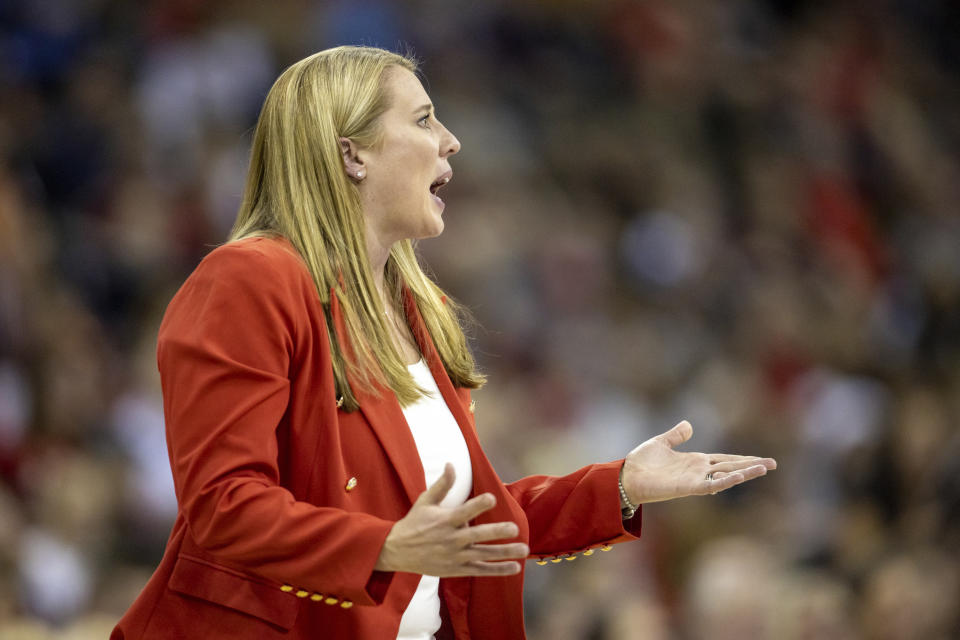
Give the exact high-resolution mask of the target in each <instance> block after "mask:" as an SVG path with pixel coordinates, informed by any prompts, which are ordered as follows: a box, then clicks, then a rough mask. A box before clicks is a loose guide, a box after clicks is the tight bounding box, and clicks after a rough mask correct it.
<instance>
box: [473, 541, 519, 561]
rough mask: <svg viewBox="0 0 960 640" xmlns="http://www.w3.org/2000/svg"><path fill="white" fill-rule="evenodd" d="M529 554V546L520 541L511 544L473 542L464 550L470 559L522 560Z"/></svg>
mask: <svg viewBox="0 0 960 640" xmlns="http://www.w3.org/2000/svg"><path fill="white" fill-rule="evenodd" d="M528 555H530V547H528V546H527V545H525V544H524V543H522V542H513V543H511V544H475V545H473V546H472V547H470V549H469V550H468V551H467V552H466V556H465V557H467V558H469V559H470V560H471V561H480V560H485V561H489V560H523V559H524V558H526V557H527V556H528Z"/></svg>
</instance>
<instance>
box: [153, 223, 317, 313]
mask: <svg viewBox="0 0 960 640" xmlns="http://www.w3.org/2000/svg"><path fill="white" fill-rule="evenodd" d="M311 295H312V296H316V289H315V288H314V286H313V280H312V278H311V277H310V274H309V272H308V271H307V268H306V265H305V264H304V263H303V261H302V260H301V259H300V257H299V255H298V254H297V252H296V250H295V249H294V248H293V246H292V245H291V244H290V243H289V242H287V241H286V240H284V239H282V238H277V239H274V238H248V239H244V240H238V241H234V242H228V243H227V244H224V245H221V246H219V247H217V248H216V249H214V250H213V251H211V252H210V253H209V254H207V256H206V257H205V258H204V259H203V260H201V261H200V264H199V265H197V268H196V269H194V271H193V273H191V274H190V276H189V277H188V278H187V280H186V281H185V282H184V283H183V285H182V286H181V287H180V289H179V291H177V293H176V294H175V295H174V297H173V299H172V300H171V301H170V304H169V305H168V307H167V312H166V314H165V316H164V323H163V324H164V325H170V324H172V323H173V322H174V320H176V319H181V320H182V321H183V322H184V323H186V324H187V325H191V326H195V325H197V324H198V323H201V322H204V321H210V322H214V321H216V322H226V323H236V322H237V320H238V319H239V318H242V319H244V322H245V323H249V322H251V321H252V320H254V319H255V318H258V317H262V318H267V319H269V320H270V321H271V322H281V321H282V322H283V324H288V325H291V326H293V325H295V324H297V323H298V321H297V317H298V316H299V314H300V313H301V312H302V310H303V308H304V306H305V305H304V298H305V297H306V296H311ZM163 328H164V327H161V329H163Z"/></svg>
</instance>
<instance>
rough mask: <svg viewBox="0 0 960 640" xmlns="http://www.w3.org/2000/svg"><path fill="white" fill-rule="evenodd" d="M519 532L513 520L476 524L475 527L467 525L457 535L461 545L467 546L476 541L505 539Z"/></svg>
mask: <svg viewBox="0 0 960 640" xmlns="http://www.w3.org/2000/svg"><path fill="white" fill-rule="evenodd" d="M519 533H520V529H519V528H518V527H517V525H516V524H514V523H513V522H496V523H493V524H478V525H477V526H475V527H467V528H465V529H463V530H462V533H461V534H459V535H458V541H459V542H460V543H461V544H463V546H465V547H468V546H470V545H472V544H477V543H478V542H489V541H491V540H507V539H509V538H514V537H516V536H517V535H518V534H519Z"/></svg>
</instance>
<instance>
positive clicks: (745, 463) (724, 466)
mask: <svg viewBox="0 0 960 640" xmlns="http://www.w3.org/2000/svg"><path fill="white" fill-rule="evenodd" d="M756 466H761V467H763V468H764V469H767V470H769V469H771V468H775V467H768V466H767V465H766V463H764V461H763V460H762V459H761V458H745V459H744V460H736V461H731V462H718V463H716V464H711V465H710V473H712V474H714V475H717V474H718V473H729V472H731V471H740V470H741V469H749V468H750V467H756Z"/></svg>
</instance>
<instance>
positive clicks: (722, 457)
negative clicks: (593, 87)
mask: <svg viewBox="0 0 960 640" xmlns="http://www.w3.org/2000/svg"><path fill="white" fill-rule="evenodd" d="M708 458H709V459H710V464H719V463H721V462H740V461H743V462H752V463H754V464H762V465H763V466H765V467H766V468H767V469H769V470H772V469H776V468H777V461H776V460H774V459H773V458H761V457H759V456H736V455H731V454H727V453H711V454H709V455H708Z"/></svg>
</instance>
